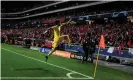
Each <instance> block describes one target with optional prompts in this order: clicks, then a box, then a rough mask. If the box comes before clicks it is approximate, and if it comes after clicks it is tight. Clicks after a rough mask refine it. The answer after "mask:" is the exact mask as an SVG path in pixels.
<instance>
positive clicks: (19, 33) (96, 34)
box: [1, 22, 133, 47]
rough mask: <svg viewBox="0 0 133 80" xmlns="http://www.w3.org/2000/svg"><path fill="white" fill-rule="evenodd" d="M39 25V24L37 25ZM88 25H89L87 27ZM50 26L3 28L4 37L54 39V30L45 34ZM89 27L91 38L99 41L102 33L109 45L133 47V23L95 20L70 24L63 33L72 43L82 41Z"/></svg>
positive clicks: (88, 31)
mask: <svg viewBox="0 0 133 80" xmlns="http://www.w3.org/2000/svg"><path fill="white" fill-rule="evenodd" d="M36 26H37V25H36ZM86 26H88V27H86ZM48 27H50V26H48V25H45V26H37V27H32V28H16V29H12V28H11V29H2V30H1V37H2V38H5V39H6V38H9V39H11V38H14V39H16V38H20V37H21V38H34V39H40V40H42V41H44V40H46V39H48V40H52V39H53V34H52V30H49V31H48V32H47V33H46V34H44V32H45V30H46V29H47V28H48ZM86 29H87V33H88V34H90V35H89V36H90V37H91V38H94V39H95V40H96V41H97V42H99V39H100V35H101V33H102V34H104V37H105V43H106V45H107V46H115V47H118V46H119V45H120V44H122V45H123V46H124V47H133V24H132V23H123V24H119V23H117V22H111V23H106V24H98V23H96V22H93V23H91V24H81V25H80V24H78V25H77V24H69V25H66V26H63V27H62V28H61V34H68V35H69V36H70V38H71V41H72V43H81V34H80V33H82V31H83V30H86Z"/></svg>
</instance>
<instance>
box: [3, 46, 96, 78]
mask: <svg viewBox="0 0 133 80" xmlns="http://www.w3.org/2000/svg"><path fill="white" fill-rule="evenodd" d="M1 49H3V50H6V51H9V52H12V53H15V54H18V55H20V56H23V57H26V58H29V59H32V60H35V61H38V62H42V63H45V64H48V65H51V66H54V67H57V68H60V69H64V70H67V71H70V72H73V73H77V74H79V75H82V76H85V77H87V78H88V79H94V78H92V77H90V76H87V75H85V74H82V73H79V72H76V71H73V70H70V69H67V68H64V67H60V66H57V65H54V64H51V63H48V62H44V61H42V60H39V59H35V58H33V57H29V56H26V55H22V54H20V53H17V52H14V51H10V50H8V49H4V48H1Z"/></svg>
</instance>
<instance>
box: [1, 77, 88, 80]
mask: <svg viewBox="0 0 133 80" xmlns="http://www.w3.org/2000/svg"><path fill="white" fill-rule="evenodd" d="M1 79H15V80H18V79H23V80H26V79H35V80H40V79H43V80H44V79H47V80H50V79H53V80H56V79H61V80H62V79H67V80H71V79H81V80H83V79H87V80H88V78H68V77H1Z"/></svg>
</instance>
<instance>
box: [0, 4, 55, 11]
mask: <svg viewBox="0 0 133 80" xmlns="http://www.w3.org/2000/svg"><path fill="white" fill-rule="evenodd" d="M54 2H55V1H2V2H1V7H2V11H1V12H2V13H10V12H21V11H25V10H29V9H33V8H36V7H40V6H42V5H43V6H44V5H47V4H51V3H54Z"/></svg>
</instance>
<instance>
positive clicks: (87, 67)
mask: <svg viewBox="0 0 133 80" xmlns="http://www.w3.org/2000/svg"><path fill="white" fill-rule="evenodd" d="M1 48H2V49H1V76H2V77H67V76H66V74H67V73H70V71H68V70H64V69H60V68H57V67H54V66H51V65H48V64H46V63H42V62H38V61H36V60H32V59H29V58H26V57H23V56H20V55H18V54H15V53H13V52H10V51H14V52H17V53H19V54H21V55H26V56H29V57H32V58H35V59H38V60H41V61H44V57H45V55H46V54H44V53H40V52H38V51H33V50H29V49H25V48H20V47H16V46H15V45H7V44H1ZM4 49H7V50H9V51H7V50H4ZM47 63H51V64H55V65H58V66H61V67H63V68H68V69H70V70H73V71H76V72H79V73H82V74H85V75H87V76H90V77H92V76H93V71H94V64H89V63H88V64H81V63H80V62H79V61H78V60H74V59H67V58H63V57H58V56H50V57H49V60H48V62H47ZM71 76H72V77H79V78H80V77H84V76H82V75H79V74H72V75H71ZM84 78H85V77H84ZM4 80H5V79H4ZM12 80H13V79H12ZM24 80H25V79H24ZM34 80H35V79H34ZM36 80H38V79H36ZM48 80H49V79H48ZM60 80H62V79H60ZM68 80H70V79H68ZM77 80H78V79H77ZM80 80H81V79H80ZM95 80H133V74H129V73H126V72H123V71H119V70H115V69H111V68H108V67H104V66H98V68H97V74H96V78H95Z"/></svg>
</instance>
